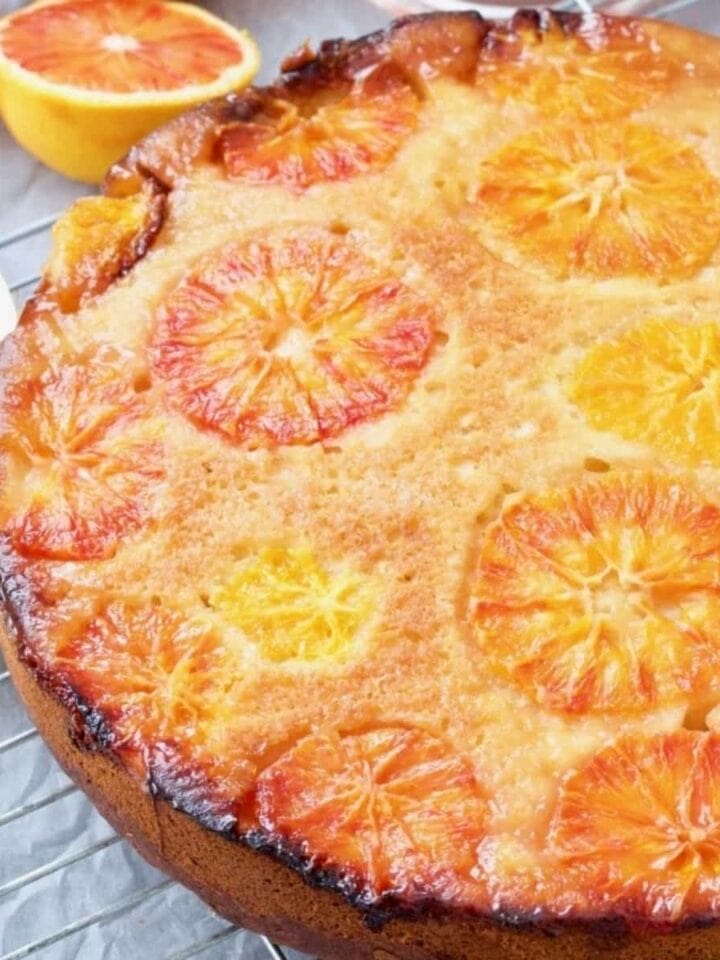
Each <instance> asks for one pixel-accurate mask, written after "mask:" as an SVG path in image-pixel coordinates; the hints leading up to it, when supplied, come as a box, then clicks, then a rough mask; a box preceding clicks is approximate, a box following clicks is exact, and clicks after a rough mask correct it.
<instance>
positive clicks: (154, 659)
mask: <svg viewBox="0 0 720 960" xmlns="http://www.w3.org/2000/svg"><path fill="white" fill-rule="evenodd" d="M219 651H220V643H219V641H218V640H217V638H216V637H215V636H214V635H213V634H212V633H211V632H209V631H208V629H207V628H206V627H204V626H198V625H197V624H193V623H189V622H187V621H185V620H183V619H182V618H181V617H179V616H178V615H177V614H175V613H174V612H172V611H169V610H167V609H166V608H164V607H162V606H156V605H154V604H147V605H145V604H142V603H134V602H125V601H119V600H117V601H111V602H109V603H108V604H106V605H105V606H104V607H103V608H102V609H101V610H99V611H98V612H97V613H96V614H95V615H94V616H93V617H92V618H91V619H90V620H89V622H88V623H87V624H86V625H85V627H84V629H83V630H82V631H80V632H79V633H75V634H74V636H73V638H72V639H71V640H70V642H68V643H66V644H65V645H64V646H61V647H60V649H59V650H58V651H57V657H56V662H57V664H58V665H59V667H60V669H61V672H62V674H63V675H64V676H65V677H66V678H67V680H68V681H69V682H70V684H71V685H72V687H73V689H74V690H75V692H76V693H77V694H78V695H80V696H81V697H82V698H84V700H85V702H86V703H88V704H91V705H92V706H93V708H94V709H96V710H98V711H99V712H100V714H101V715H102V717H103V719H104V720H105V721H106V722H107V723H108V724H109V725H110V727H111V728H112V731H113V734H114V735H115V736H116V737H117V744H118V746H119V747H121V748H122V747H127V748H129V749H133V748H138V749H139V748H141V747H145V746H147V745H149V744H150V743H152V742H156V741H160V740H162V739H164V738H166V737H170V738H173V739H175V738H179V739H180V741H181V742H182V741H183V737H184V735H185V734H187V735H188V736H189V735H190V733H192V734H193V736H195V737H196V739H197V736H196V735H197V734H198V730H199V727H200V725H201V723H202V721H204V720H205V719H206V717H207V713H208V711H212V710H213V709H214V708H217V707H218V704H217V702H214V701H213V698H210V697H208V696H207V693H208V691H209V690H210V687H211V685H212V684H213V682H216V680H217V671H218V668H219V666H220V661H221V658H220V652H219Z"/></svg>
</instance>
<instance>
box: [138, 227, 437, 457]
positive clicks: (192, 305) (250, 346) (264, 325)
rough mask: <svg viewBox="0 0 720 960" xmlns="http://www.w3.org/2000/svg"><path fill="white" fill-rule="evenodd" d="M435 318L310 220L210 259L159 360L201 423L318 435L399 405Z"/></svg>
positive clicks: (269, 440)
mask: <svg viewBox="0 0 720 960" xmlns="http://www.w3.org/2000/svg"><path fill="white" fill-rule="evenodd" d="M432 330H433V314H432V311H431V308H430V307H429V305H428V304H427V303H426V302H425V301H423V300H422V299H421V298H420V297H419V296H418V295H416V294H415V293H414V292H413V291H412V290H411V289H410V288H409V287H407V286H405V285H404V284H403V283H402V282H401V281H399V280H398V279H396V278H395V277H394V276H393V275H392V274H391V273H389V272H388V271H387V270H385V269H384V268H379V267H377V266H375V264H373V263H372V262H371V261H370V260H369V259H367V258H366V257H365V255H364V254H363V253H362V251H361V250H360V249H359V246H358V245H356V244H355V243H354V242H353V241H351V240H350V239H349V238H345V237H337V236H335V235H334V234H333V233H331V232H330V231H326V230H324V229H320V228H314V227H303V228H296V229H295V230H293V231H291V232H282V231H279V232H277V233H273V234H269V235H266V236H263V237H261V238H260V239H258V240H255V241H252V240H251V241H243V242H240V243H235V244H233V245H230V246H226V247H223V248H222V249H220V250H216V251H214V252H213V253H211V254H209V255H208V256H207V257H206V258H205V259H204V260H203V261H201V263H200V265H199V267H197V268H196V270H195V271H194V273H192V274H191V275H190V276H189V277H187V278H186V279H185V280H183V282H182V283H180V285H179V286H178V287H176V288H175V290H174V291H172V292H171V293H170V294H169V296H168V297H167V298H166V300H165V302H164V304H163V306H162V308H161V310H160V312H159V315H158V323H157V328H156V332H155V338H154V345H153V349H154V365H155V369H156V371H157V373H158V374H159V376H160V377H162V378H163V379H165V380H166V381H167V385H168V391H169V395H170V398H171V400H172V402H173V403H175V404H177V405H178V407H179V408H180V410H181V411H182V412H183V413H184V414H185V415H186V416H188V417H190V418H191V419H192V420H193V421H195V422H196V423H197V424H199V425H200V426H204V427H207V428H209V429H212V430H215V431H217V432H219V433H220V434H222V435H223V436H225V437H226V438H228V439H230V440H232V441H234V442H236V443H249V444H250V445H254V446H257V445H273V444H293V443H295V444H297V443H301V444H303V443H304V444H307V443H314V442H316V441H318V440H325V439H327V438H329V437H335V436H337V435H338V434H340V433H342V432H343V431H344V430H346V429H347V428H348V427H350V426H352V425H354V424H358V423H362V422H363V421H366V420H368V419H371V418H374V417H377V416H378V415H380V414H382V413H385V412H386V411H389V410H392V409H393V408H394V407H396V406H397V405H398V404H399V403H400V401H401V400H402V399H403V398H404V397H405V395H406V394H407V393H408V391H409V390H410V387H411V384H412V381H413V380H414V379H415V377H416V376H417V375H418V373H419V372H420V371H421V370H422V368H423V367H424V366H425V364H426V363H427V360H428V358H429V354H430V347H431V341H432Z"/></svg>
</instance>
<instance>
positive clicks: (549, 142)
mask: <svg viewBox="0 0 720 960" xmlns="http://www.w3.org/2000/svg"><path fill="white" fill-rule="evenodd" d="M474 198H475V203H476V209H477V212H478V215H479V216H480V217H482V218H483V219H484V220H485V221H487V222H488V223H489V224H490V226H491V229H492V235H491V236H490V237H489V242H490V243H491V244H492V245H494V246H497V247H499V248H500V249H501V251H502V249H503V248H504V246H505V244H506V243H507V242H509V243H510V244H511V247H512V248H514V249H515V250H517V251H518V252H520V253H521V254H522V255H523V256H525V257H527V258H528V259H530V260H531V261H534V262H536V263H538V264H540V265H542V266H543V267H545V268H546V269H547V270H549V271H550V272H551V273H553V274H555V275H556V276H558V277H567V276H575V275H578V276H591V277H598V278H610V277H655V278H657V279H658V280H662V281H670V280H676V279H679V278H682V277H688V276H691V275H692V274H694V273H695V272H696V271H697V270H698V269H699V268H700V267H702V266H703V265H704V264H705V263H706V262H707V261H708V259H709V258H710V256H711V255H712V253H713V251H714V250H715V249H716V247H717V246H718V243H720V181H718V180H717V179H716V178H715V177H714V176H712V174H711V173H710V172H709V170H708V169H707V167H706V166H705V164H704V162H703V161H702V159H701V158H700V156H699V155H698V154H697V153H696V152H695V151H694V150H693V149H691V147H689V146H688V145H687V144H685V143H683V142H681V141H679V140H675V139H673V138H671V137H667V136H665V134H662V133H659V132H658V131H657V130H655V129H653V128H652V127H649V126H644V125H641V124H635V123H621V124H598V125H592V126H583V125H580V126H577V125H575V126H569V125H568V126H549V127H543V128H542V129H540V130H537V131H533V132H532V133H529V134H527V135H523V136H521V137H519V138H517V139H516V140H513V141H512V142H511V143H509V144H508V145H507V146H505V147H503V148H502V149H500V150H499V151H497V152H496V153H494V154H492V155H491V156H490V157H488V158H487V159H486V160H484V161H483V162H482V164H481V166H480V173H479V177H478V181H477V186H476V188H475V191H474Z"/></svg>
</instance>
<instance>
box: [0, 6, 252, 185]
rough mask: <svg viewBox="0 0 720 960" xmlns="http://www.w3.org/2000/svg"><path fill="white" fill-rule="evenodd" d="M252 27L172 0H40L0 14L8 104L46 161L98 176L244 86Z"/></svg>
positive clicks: (2, 96)
mask: <svg viewBox="0 0 720 960" xmlns="http://www.w3.org/2000/svg"><path fill="white" fill-rule="evenodd" d="M257 65H258V54H257V50H256V48H255V45H254V43H253V42H252V40H251V39H250V38H249V36H248V35H247V34H246V33H244V32H242V31H239V30H236V29H234V28H233V27H231V26H230V25H228V24H226V23H223V22H222V21H221V20H218V19H217V18H216V17H213V16H212V15H211V14H209V13H207V12H206V11H204V10H201V9H199V8H198V7H195V6H192V5H191V4H188V3H171V2H166V0H40V2H39V3H35V4H32V5H31V6H30V7H27V8H24V9H22V10H19V11H16V12H15V13H13V14H11V15H10V16H8V17H6V18H5V19H4V20H3V21H1V22H0V91H1V93H0V109H1V110H2V115H3V118H4V120H5V122H6V124H7V125H8V127H9V128H10V130H11V132H12V133H13V134H14V135H15V137H16V138H17V139H18V140H19V142H20V143H21V144H22V145H23V146H24V147H26V149H28V150H29V151H30V152H31V153H33V154H35V156H37V157H39V158H40V159H41V160H42V161H43V162H44V163H46V164H48V166H51V167H53V168H54V169H56V170H59V171H60V172H61V173H65V174H66V175H67V176H70V177H74V178H76V179H80V180H88V181H91V182H98V181H99V180H101V179H102V177H103V175H104V173H105V171H106V170H107V168H108V167H109V166H110V164H111V163H113V162H114V161H115V160H117V159H119V158H120V157H121V156H122V155H123V154H124V153H125V152H127V150H128V149H129V148H130V147H131V146H132V144H134V143H135V142H136V141H137V140H139V139H140V138H141V137H142V136H144V135H145V134H146V133H148V132H149V131H150V130H152V129H153V128H154V127H156V126H158V125H159V124H161V123H163V122H165V121H167V120H169V119H170V118H171V117H172V116H175V115H176V114H178V113H180V112H181V111H182V110H184V109H186V108H187V107H189V106H191V105H192V104H195V103H200V102H202V101H204V100H206V99H208V98H210V97H212V96H217V95H221V94H224V93H227V92H228V91H230V90H234V89H238V88H240V87H243V86H245V85H246V84H247V83H248V82H249V81H250V79H251V78H252V77H253V75H254V74H255V72H256V70H257Z"/></svg>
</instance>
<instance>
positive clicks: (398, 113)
mask: <svg viewBox="0 0 720 960" xmlns="http://www.w3.org/2000/svg"><path fill="white" fill-rule="evenodd" d="M418 108H419V102H418V100H417V98H416V96H415V94H414V93H413V92H412V90H411V89H410V87H409V86H408V84H407V82H406V81H405V80H404V79H403V78H402V76H400V75H399V74H397V73H396V72H395V71H393V70H392V69H388V68H382V67H381V68H376V70H375V71H374V72H373V73H371V74H370V75H369V76H367V77H365V78H364V79H363V80H361V81H357V82H356V83H355V84H354V85H353V87H352V89H351V90H350V92H349V93H348V94H347V95H346V96H345V97H343V98H341V99H340V100H338V101H336V102H332V103H328V104H326V105H323V106H320V107H319V108H318V109H317V110H316V111H315V112H314V113H312V114H311V115H310V116H306V115H304V114H303V113H302V112H301V110H300V109H299V107H298V106H296V105H295V104H293V103H291V102H289V101H287V100H282V99H276V100H270V101H268V102H267V103H266V105H265V106H264V109H263V110H262V111H260V112H259V113H258V114H256V116H255V117H253V119H252V120H251V121H250V122H242V123H238V124H236V125H233V126H231V127H228V128H227V129H226V130H225V132H224V134H223V136H222V140H221V149H222V156H223V159H224V161H225V166H226V168H227V171H228V173H229V174H230V176H231V177H233V178H235V179H238V180H243V181H245V182H246V183H257V184H261V183H276V184H281V185H282V186H284V187H287V188H288V189H290V190H294V191H303V190H306V189H307V188H308V187H311V186H313V185H314V184H317V183H324V182H326V181H334V180H349V179H351V178H352V177H356V176H358V175H359V174H362V173H367V172H368V171H370V170H373V169H381V168H382V167H384V166H385V165H387V164H388V163H389V162H390V161H391V160H392V159H393V157H394V156H395V154H396V153H397V151H398V150H399V148H400V147H401V146H402V143H403V141H404V140H405V139H406V138H407V137H408V136H409V135H410V133H412V131H413V130H414V129H415V127H416V126H417V122H418Z"/></svg>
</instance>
